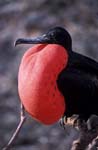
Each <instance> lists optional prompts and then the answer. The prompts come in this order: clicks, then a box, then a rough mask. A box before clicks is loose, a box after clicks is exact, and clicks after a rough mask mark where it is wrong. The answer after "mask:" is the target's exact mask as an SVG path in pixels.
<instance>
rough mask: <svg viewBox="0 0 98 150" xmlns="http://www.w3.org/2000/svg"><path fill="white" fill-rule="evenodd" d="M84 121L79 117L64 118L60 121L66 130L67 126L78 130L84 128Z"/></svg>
mask: <svg viewBox="0 0 98 150" xmlns="http://www.w3.org/2000/svg"><path fill="white" fill-rule="evenodd" d="M84 123H85V122H84V121H83V120H82V119H80V117H79V115H72V116H71V117H67V116H64V117H62V118H61V120H60V125H61V126H62V127H63V128H64V129H65V126H66V125H69V126H72V127H75V128H77V129H79V128H82V126H83V125H84Z"/></svg>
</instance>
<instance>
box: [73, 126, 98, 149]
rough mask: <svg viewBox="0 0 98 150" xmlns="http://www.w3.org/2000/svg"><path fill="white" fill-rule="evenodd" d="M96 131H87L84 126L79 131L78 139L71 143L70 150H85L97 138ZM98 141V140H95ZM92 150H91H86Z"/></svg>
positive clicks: (97, 132)
mask: <svg viewBox="0 0 98 150" xmlns="http://www.w3.org/2000/svg"><path fill="white" fill-rule="evenodd" d="M97 134H98V130H97V131H96V130H94V131H93V130H88V129H87V127H86V125H85V126H83V128H81V129H80V137H79V138H78V140H76V141H74V142H73V145H72V148H71V150H85V149H86V148H87V147H88V145H89V144H90V143H91V142H92V140H93V139H94V138H95V137H96V136H97ZM97 140H98V139H97ZM87 150H93V149H87Z"/></svg>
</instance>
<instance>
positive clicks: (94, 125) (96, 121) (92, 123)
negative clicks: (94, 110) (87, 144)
mask: <svg viewBox="0 0 98 150" xmlns="http://www.w3.org/2000/svg"><path fill="white" fill-rule="evenodd" d="M87 128H88V130H98V116H97V115H91V117H90V118H89V119H88V120H87Z"/></svg>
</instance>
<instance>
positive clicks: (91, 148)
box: [87, 136, 98, 150]
mask: <svg viewBox="0 0 98 150" xmlns="http://www.w3.org/2000/svg"><path fill="white" fill-rule="evenodd" d="M97 149H98V136H97V137H96V138H94V139H93V141H92V143H90V144H89V145H88V147H87V150H97Z"/></svg>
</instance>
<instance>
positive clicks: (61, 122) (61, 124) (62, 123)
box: [60, 116, 67, 130]
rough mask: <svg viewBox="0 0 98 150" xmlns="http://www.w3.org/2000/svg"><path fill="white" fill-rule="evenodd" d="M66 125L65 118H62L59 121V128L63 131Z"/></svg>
mask: <svg viewBox="0 0 98 150" xmlns="http://www.w3.org/2000/svg"><path fill="white" fill-rule="evenodd" d="M66 123H67V117H66V116H64V117H62V118H61V119H60V126H61V127H63V129H64V130H65V126H66Z"/></svg>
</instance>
